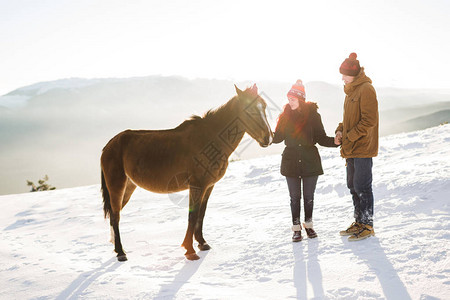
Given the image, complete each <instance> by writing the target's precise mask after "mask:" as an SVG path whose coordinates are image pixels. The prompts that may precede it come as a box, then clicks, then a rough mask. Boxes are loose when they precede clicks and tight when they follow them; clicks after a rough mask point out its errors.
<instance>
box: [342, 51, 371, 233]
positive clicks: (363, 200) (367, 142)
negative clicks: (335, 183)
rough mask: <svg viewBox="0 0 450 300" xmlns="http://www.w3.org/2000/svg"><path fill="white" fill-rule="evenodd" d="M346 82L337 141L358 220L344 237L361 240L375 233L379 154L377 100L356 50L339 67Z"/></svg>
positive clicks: (346, 231) (344, 231)
mask: <svg viewBox="0 0 450 300" xmlns="http://www.w3.org/2000/svg"><path fill="white" fill-rule="evenodd" d="M339 72H340V73H341V74H342V80H343V81H344V84H345V86H344V92H345V94H346V96H345V102H344V118H343V121H342V123H339V126H338V128H337V129H336V137H335V142H336V143H340V144H341V156H342V157H343V158H345V159H346V161H347V163H346V166H347V187H348V188H349V189H350V193H351V194H352V197H353V206H354V217H355V222H353V224H351V225H350V227H348V228H347V229H346V230H343V231H341V232H340V235H342V236H350V237H349V238H348V240H349V241H359V240H362V239H365V238H368V237H370V236H373V235H375V231H374V229H373V202H374V200H373V193H372V157H375V156H377V154H378V101H377V95H376V92H375V89H374V88H373V86H372V80H370V78H369V77H367V76H366V74H365V73H364V68H361V67H360V65H359V61H358V60H357V59H356V53H351V54H350V56H349V58H347V59H345V60H344V62H343V63H342V64H341V67H340V68H339Z"/></svg>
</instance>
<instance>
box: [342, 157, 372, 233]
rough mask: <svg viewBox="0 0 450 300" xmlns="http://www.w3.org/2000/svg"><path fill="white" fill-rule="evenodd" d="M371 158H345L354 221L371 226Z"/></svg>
mask: <svg viewBox="0 0 450 300" xmlns="http://www.w3.org/2000/svg"><path fill="white" fill-rule="evenodd" d="M372 165H373V164H372V158H347V187H348V188H349V189H350V193H351V194H352V197H353V206H354V208H355V212H354V216H355V221H356V222H359V223H362V224H366V225H370V226H373V192H372Z"/></svg>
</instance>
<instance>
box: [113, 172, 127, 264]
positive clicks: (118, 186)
mask: <svg viewBox="0 0 450 300" xmlns="http://www.w3.org/2000/svg"><path fill="white" fill-rule="evenodd" d="M126 180H127V179H126V177H125V176H124V177H123V178H120V179H119V178H117V179H116V180H114V181H113V182H112V184H110V185H111V186H112V187H111V188H110V189H109V190H110V194H111V213H110V216H109V219H110V220H109V222H110V225H111V228H112V231H111V232H112V233H113V234H114V251H115V252H116V253H117V259H118V260H119V261H126V260H127V256H126V254H125V252H124V251H123V248H122V242H121V240H120V231H119V221H120V211H121V209H122V207H123V198H124V194H125V188H126ZM130 196H131V195H130Z"/></svg>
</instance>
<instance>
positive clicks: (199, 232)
mask: <svg viewBox="0 0 450 300" xmlns="http://www.w3.org/2000/svg"><path fill="white" fill-rule="evenodd" d="M213 188H214V185H213V186H211V187H209V188H208V189H207V190H206V193H205V195H204V196H203V199H202V202H201V204H200V212H199V215H198V219H197V224H196V226H195V231H194V237H195V239H196V240H197V242H198V248H199V249H200V250H202V251H204V250H209V249H211V247H210V246H209V245H208V243H206V241H205V239H204V238H203V219H204V218H205V212H206V206H207V204H208V199H209V196H210V195H211V192H212V190H213Z"/></svg>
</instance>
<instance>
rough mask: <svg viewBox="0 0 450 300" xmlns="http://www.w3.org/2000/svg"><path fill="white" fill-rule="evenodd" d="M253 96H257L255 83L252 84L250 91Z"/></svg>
mask: <svg viewBox="0 0 450 300" xmlns="http://www.w3.org/2000/svg"><path fill="white" fill-rule="evenodd" d="M250 90H251V91H252V93H253V94H256V95H258V87H257V86H256V83H255V84H253V86H252V88H251V89H250Z"/></svg>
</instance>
